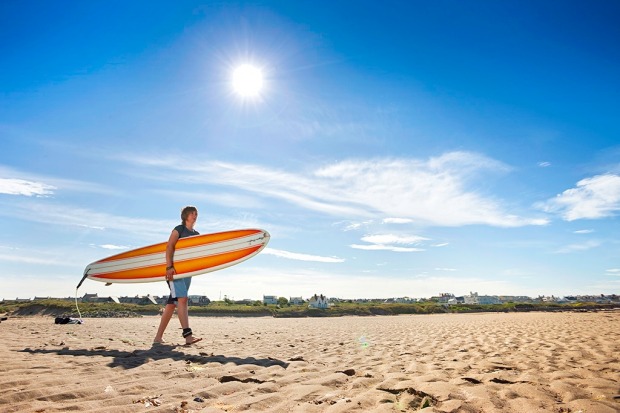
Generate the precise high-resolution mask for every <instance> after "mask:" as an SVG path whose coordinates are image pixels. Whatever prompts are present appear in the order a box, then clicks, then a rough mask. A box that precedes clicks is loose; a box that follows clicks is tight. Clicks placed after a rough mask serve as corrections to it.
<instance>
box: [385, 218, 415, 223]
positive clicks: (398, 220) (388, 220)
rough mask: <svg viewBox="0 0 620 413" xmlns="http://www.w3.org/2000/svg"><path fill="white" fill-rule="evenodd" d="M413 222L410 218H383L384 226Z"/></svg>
mask: <svg viewBox="0 0 620 413" xmlns="http://www.w3.org/2000/svg"><path fill="white" fill-rule="evenodd" d="M412 222H413V219H411V218H385V219H384V220H383V223H384V224H410V223H412Z"/></svg>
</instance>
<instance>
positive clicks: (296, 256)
mask: <svg viewBox="0 0 620 413" xmlns="http://www.w3.org/2000/svg"><path fill="white" fill-rule="evenodd" d="M262 253H263V254H267V255H274V256H276V257H280V258H287V259H289V260H297V261H314V262H334V263H337V262H344V261H345V260H344V259H343V258H338V257H323V256H320V255H310V254H301V253H298V252H290V251H283V250H278V249H274V248H265V249H264V250H263V252H262Z"/></svg>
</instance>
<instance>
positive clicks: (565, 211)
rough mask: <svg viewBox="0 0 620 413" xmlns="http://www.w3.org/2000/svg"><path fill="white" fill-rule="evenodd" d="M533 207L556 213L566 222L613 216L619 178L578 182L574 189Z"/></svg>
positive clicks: (619, 198) (619, 206) (619, 204)
mask: <svg viewBox="0 0 620 413" xmlns="http://www.w3.org/2000/svg"><path fill="white" fill-rule="evenodd" d="M537 206H538V207H540V208H542V209H543V210H545V211H547V212H552V213H559V214H560V215H561V216H562V218H563V219H564V220H566V221H574V220H577V219H597V218H605V217H609V216H613V215H615V213H616V212H618V211H620V176H618V175H613V174H605V175H596V176H593V177H591V178H586V179H582V180H581V181H579V182H577V186H576V187H575V188H571V189H567V190H566V191H564V192H562V193H561V194H559V195H557V196H556V197H555V198H552V199H549V200H548V201H547V202H544V203H540V204H538V205H537Z"/></svg>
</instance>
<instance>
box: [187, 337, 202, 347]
mask: <svg viewBox="0 0 620 413" xmlns="http://www.w3.org/2000/svg"><path fill="white" fill-rule="evenodd" d="M201 340H202V339H201V338H199V337H194V336H189V337H186V338H185V345H186V346H191V345H192V344H196V343H198V342H199V341H201Z"/></svg>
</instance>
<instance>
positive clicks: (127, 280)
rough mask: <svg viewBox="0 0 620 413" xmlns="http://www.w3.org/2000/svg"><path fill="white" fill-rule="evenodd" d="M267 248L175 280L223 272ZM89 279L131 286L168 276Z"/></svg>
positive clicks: (189, 273)
mask: <svg viewBox="0 0 620 413" xmlns="http://www.w3.org/2000/svg"><path fill="white" fill-rule="evenodd" d="M264 247H265V244H263V245H261V246H260V248H259V249H257V250H256V251H254V252H253V253H251V254H248V255H246V256H245V257H241V258H239V259H237V260H235V261H230V262H227V263H224V264H220V265H217V266H215V267H209V268H203V269H200V270H196V271H192V272H185V273H182V274H176V275H175V276H174V279H175V280H178V279H181V278H187V277H193V276H195V275H200V274H206V273H209V272H213V271H217V270H222V269H224V268H228V267H231V266H233V265H235V264H239V263H240V262H243V261H245V260H247V259H249V258H252V257H253V256H255V255H256V254H258V253H259V252H261V251H262V249H263V248H264ZM88 278H90V279H92V280H94V281H101V282H105V283H122V284H131V283H146V282H154V281H165V280H166V276H163V275H162V276H157V277H146V278H121V279H110V278H100V277H97V276H96V275H94V276H92V275H90V274H89V275H88Z"/></svg>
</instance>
